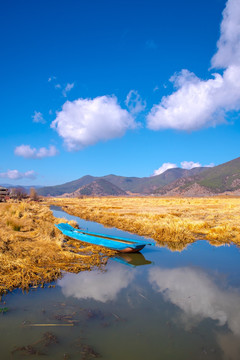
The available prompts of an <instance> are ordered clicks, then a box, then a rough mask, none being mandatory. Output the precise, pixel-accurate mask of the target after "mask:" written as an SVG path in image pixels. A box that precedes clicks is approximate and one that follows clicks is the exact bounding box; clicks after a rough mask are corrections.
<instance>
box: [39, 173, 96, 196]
mask: <svg viewBox="0 0 240 360" xmlns="http://www.w3.org/2000/svg"><path fill="white" fill-rule="evenodd" d="M96 179H98V178H97V177H94V176H90V175H86V176H83V177H81V178H80V179H78V180H74V181H70V182H67V183H65V184H62V185H56V186H45V187H42V188H40V189H38V194H39V195H42V196H60V195H63V194H65V193H73V192H74V191H76V190H78V189H79V188H81V187H82V186H85V185H88V184H90V183H91V182H93V181H95V180H96Z"/></svg>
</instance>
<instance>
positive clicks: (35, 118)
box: [32, 111, 46, 124]
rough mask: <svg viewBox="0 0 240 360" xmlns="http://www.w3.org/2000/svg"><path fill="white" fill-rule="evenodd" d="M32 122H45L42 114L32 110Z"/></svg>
mask: <svg viewBox="0 0 240 360" xmlns="http://www.w3.org/2000/svg"><path fill="white" fill-rule="evenodd" d="M32 119H33V122H35V123H41V124H45V123H46V121H45V120H44V118H43V114H42V113H40V112H38V111H34V115H33V116H32Z"/></svg>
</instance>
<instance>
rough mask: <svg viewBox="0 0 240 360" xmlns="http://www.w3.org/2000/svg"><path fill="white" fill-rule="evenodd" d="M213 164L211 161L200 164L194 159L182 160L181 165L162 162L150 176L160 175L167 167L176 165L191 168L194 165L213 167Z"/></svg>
mask: <svg viewBox="0 0 240 360" xmlns="http://www.w3.org/2000/svg"><path fill="white" fill-rule="evenodd" d="M213 166H214V164H213V163H211V164H208V165H202V164H200V163H199V162H194V161H182V162H181V166H178V165H177V164H173V163H164V164H162V166H161V167H160V168H159V169H157V170H154V172H153V175H152V176H156V175H160V174H162V173H164V172H165V171H166V170H168V169H174V168H177V167H179V168H182V169H187V170H191V169H193V168H196V167H213Z"/></svg>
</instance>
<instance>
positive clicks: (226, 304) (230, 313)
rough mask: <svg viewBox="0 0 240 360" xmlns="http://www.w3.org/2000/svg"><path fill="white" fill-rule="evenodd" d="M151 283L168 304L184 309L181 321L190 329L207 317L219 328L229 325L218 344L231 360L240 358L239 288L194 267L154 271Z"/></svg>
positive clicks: (154, 269)
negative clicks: (234, 355)
mask: <svg viewBox="0 0 240 360" xmlns="http://www.w3.org/2000/svg"><path fill="white" fill-rule="evenodd" d="M149 281H150V283H151V284H152V285H153V287H154V288H155V289H156V290H157V291H159V292H160V293H162V295H163V298H164V300H165V301H170V302H171V303H172V304H174V305H176V306H177V307H179V308H180V309H181V310H182V312H181V313H180V316H179V320H181V321H182V322H183V324H184V325H185V327H186V328H188V329H189V328H192V327H194V326H197V325H198V323H199V322H200V321H203V320H204V319H207V318H210V319H213V320H216V321H217V324H218V326H219V327H220V326H223V325H225V324H226V325H227V326H228V329H229V330H230V333H227V334H224V335H223V334H218V335H217V341H218V342H219V344H220V346H221V348H222V349H223V350H224V353H225V354H226V355H227V356H228V358H229V359H230V358H232V355H231V354H233V353H236V354H238V356H239V355H240V344H239V340H240V339H239V336H240V289H239V288H229V287H227V286H226V284H224V286H223V284H222V279H221V277H220V276H219V275H218V276H215V277H214V276H211V275H209V274H208V273H206V272H204V271H203V270H201V269H196V268H190V267H184V268H175V269H162V268H160V267H156V268H152V269H151V270H150V271H149ZM219 282H220V284H219ZM229 350H230V352H229ZM236 358H237V357H236Z"/></svg>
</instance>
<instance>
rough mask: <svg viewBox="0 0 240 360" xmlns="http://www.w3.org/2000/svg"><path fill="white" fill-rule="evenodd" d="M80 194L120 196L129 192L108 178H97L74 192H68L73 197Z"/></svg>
mask: <svg viewBox="0 0 240 360" xmlns="http://www.w3.org/2000/svg"><path fill="white" fill-rule="evenodd" d="M80 195H88V196H108V195H110V196H120V195H127V193H126V192H125V191H123V190H122V189H120V188H119V187H117V186H116V185H114V184H112V183H110V182H109V181H107V180H104V179H97V180H94V181H92V182H91V183H90V184H87V185H84V186H82V187H81V188H79V189H78V190H76V191H74V192H73V193H71V194H68V196H71V197H78V196H80Z"/></svg>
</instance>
